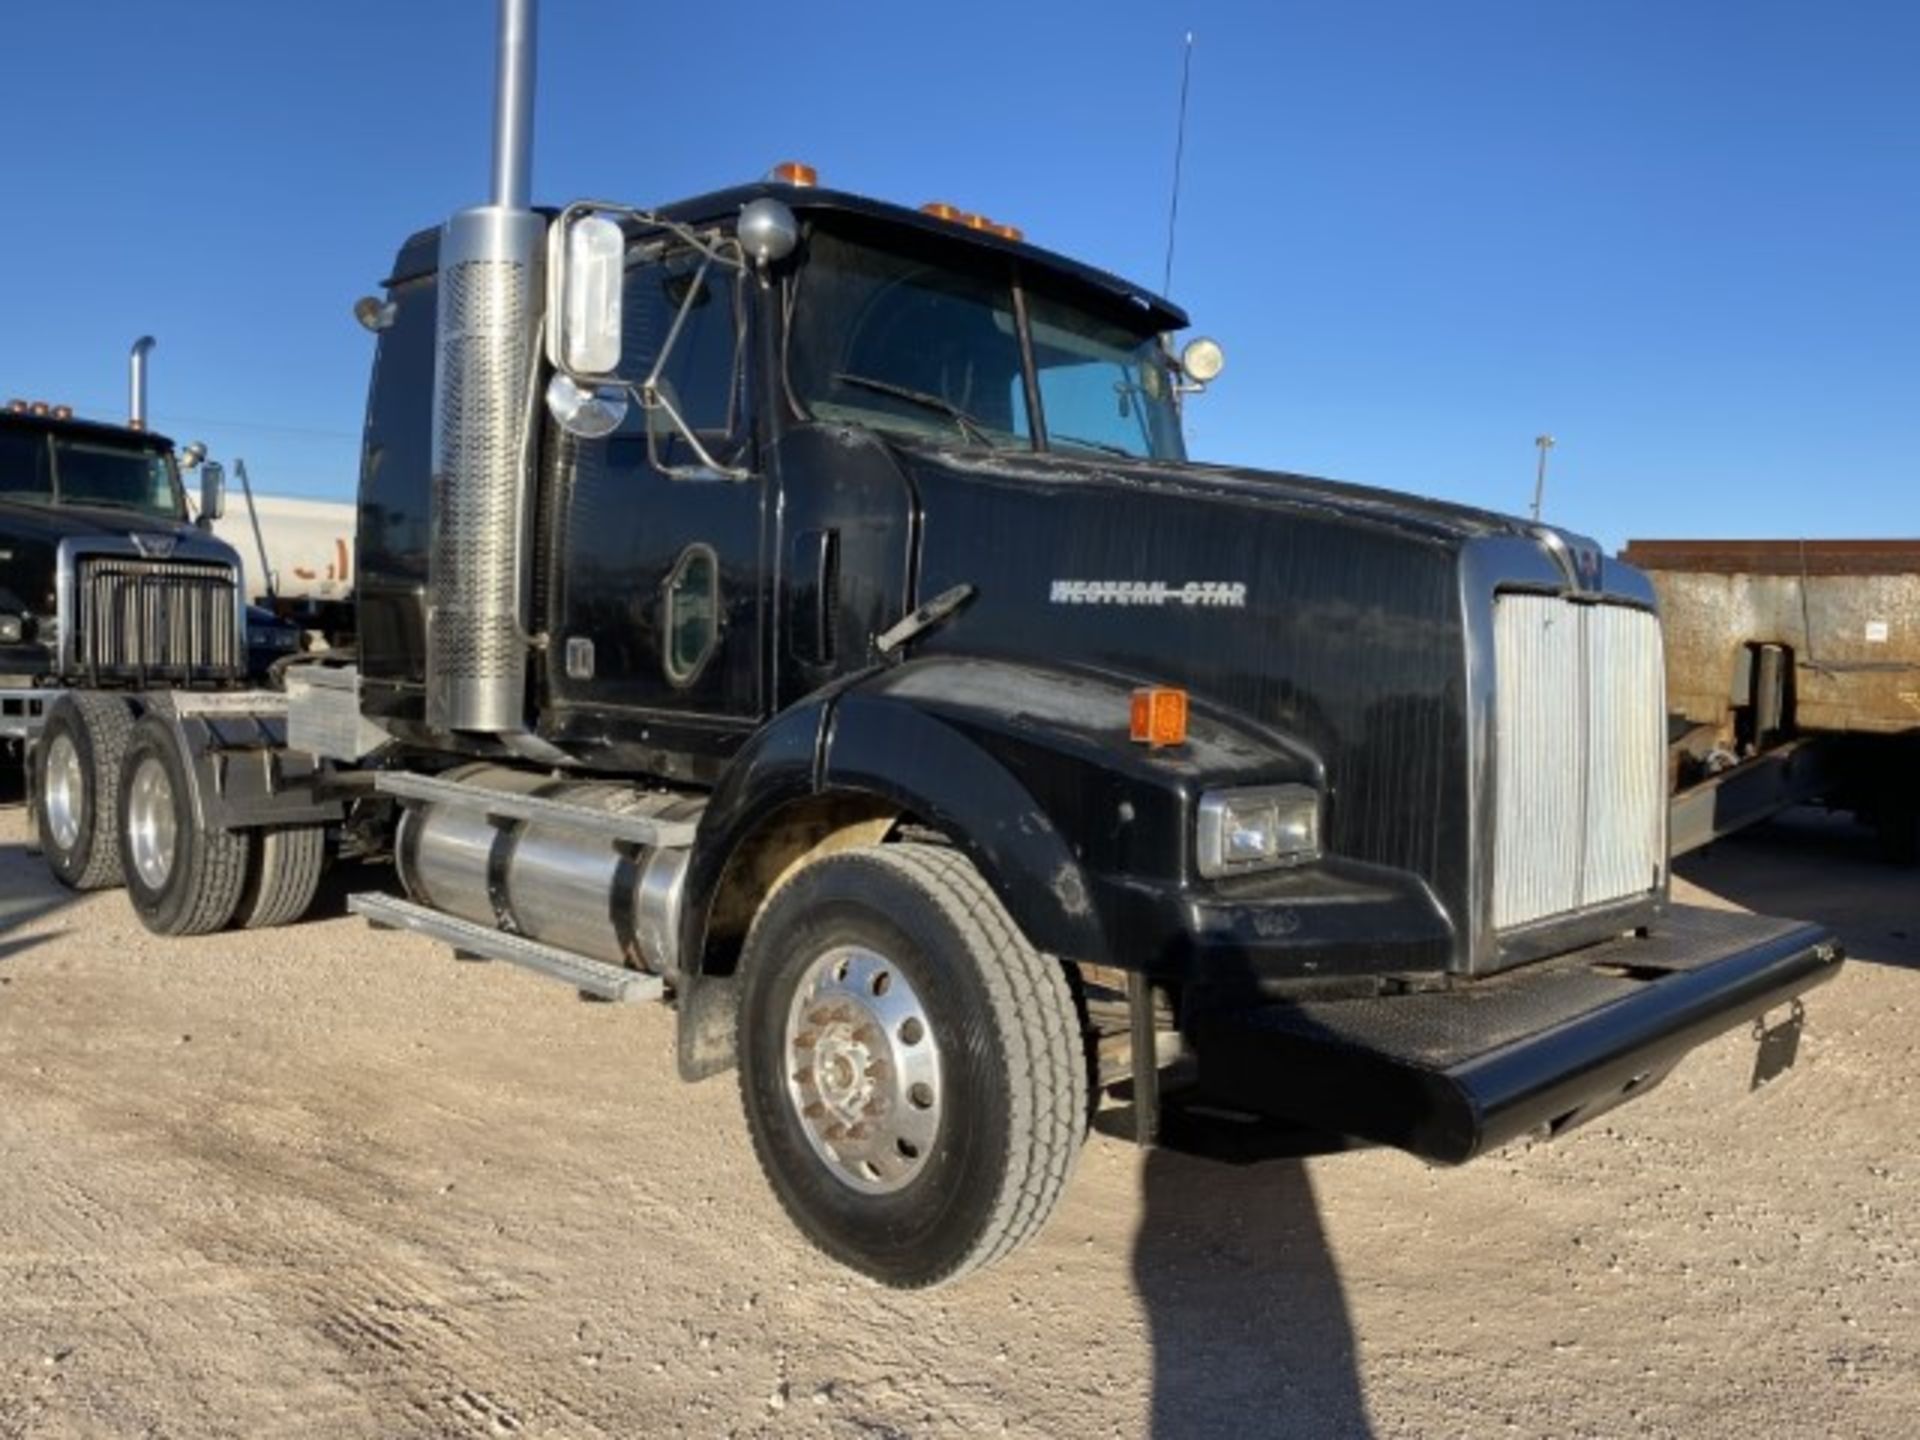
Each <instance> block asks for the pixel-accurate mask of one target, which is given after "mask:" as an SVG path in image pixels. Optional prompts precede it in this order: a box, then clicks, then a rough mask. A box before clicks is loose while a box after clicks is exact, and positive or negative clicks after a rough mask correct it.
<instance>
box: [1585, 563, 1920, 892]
mask: <svg viewBox="0 0 1920 1440" xmlns="http://www.w3.org/2000/svg"><path fill="white" fill-rule="evenodd" d="M1622 558H1623V559H1624V560H1626V561H1627V562H1628V563H1629V564H1631V565H1634V566H1637V567H1638V568H1639V569H1641V570H1643V571H1645V572H1646V573H1647V574H1648V576H1649V577H1650V578H1651V579H1652V581H1653V586H1654V590H1655V592H1656V593H1657V594H1658V595H1659V597H1660V611H1661V623H1662V628H1663V630H1664V632H1665V637H1666V647H1667V666H1666V670H1667V710H1668V714H1669V717H1670V719H1669V724H1670V728H1669V738H1670V740H1671V741H1672V744H1673V754H1672V757H1671V766H1670V771H1669V774H1670V780H1671V782H1672V792H1673V807H1672V819H1671V834H1672V844H1673V853H1674V854H1676V855H1680V854H1685V853H1686V852H1687V851H1689V850H1694V849H1697V848H1699V847H1700V846H1702V845H1705V844H1707V843H1709V842H1710V841H1713V840H1715V839H1718V838H1720V837H1721V836H1723V835H1728V834H1731V833H1733V832H1734V831H1736V830H1739V829H1742V828H1744V827H1745V826H1748V825H1751V824H1754V823H1756V822H1758V821H1761V820H1764V819H1766V818H1767V817H1768V816H1770V815H1774V814H1777V813H1778V812H1780V811H1781V810H1783V809H1786V808H1787V807H1789V806H1792V805H1800V804H1808V803H1819V804H1825V805H1828V806H1830V807H1832V808H1834V809H1840V810H1850V811H1853V812H1855V813H1856V814H1858V815H1859V816H1860V818H1861V819H1862V820H1864V821H1866V822H1867V823H1869V824H1871V825H1873V826H1875V827H1876V828H1877V829H1878V830H1879V831H1880V832H1881V834H1882V836H1883V837H1884V838H1885V840H1886V842H1887V846H1888V849H1889V851H1890V852H1891V853H1892V854H1894V855H1895V856H1896V857H1902V858H1913V857H1914V855H1915V852H1916V850H1920V540H1634V541H1630V542H1629V543H1628V545H1627V548H1626V550H1625V551H1624V552H1623V553H1622Z"/></svg>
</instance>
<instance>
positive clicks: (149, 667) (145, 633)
mask: <svg viewBox="0 0 1920 1440" xmlns="http://www.w3.org/2000/svg"><path fill="white" fill-rule="evenodd" d="M153 343H154V342H153V339H152V337H150V336H143V337H141V338H140V339H139V340H137V341H135V342H134V345H133V350H132V353H131V356H130V359H129V391H130V395H129V411H130V414H129V417H128V419H127V421H126V422H125V423H124V424H122V423H118V422H109V421H100V420H92V419H88V418H85V417H81V416H76V415H75V414H74V413H73V410H72V407H70V406H67V405H59V404H52V403H49V402H47V401H45V400H29V399H18V398H16V399H12V400H9V401H8V402H7V403H6V406H5V408H4V409H0V763H5V764H8V765H9V766H10V765H12V764H15V763H18V760H19V759H20V758H21V757H22V755H23V754H24V751H25V747H26V744H27V741H28V739H29V737H31V736H32V735H33V734H34V733H35V732H37V731H38V729H39V727H40V724H41V722H42V720H43V719H44V717H45V714H46V711H47V709H48V707H49V706H51V705H52V704H53V703H54V702H55V701H56V700H58V699H59V698H60V696H61V694H62V693H63V691H65V690H68V689H73V688H75V687H79V689H80V690H81V691H83V692H84V691H86V690H99V689H103V688H115V687H129V688H134V689H144V688H147V687H151V686H159V685H169V686H174V687H177V688H179V689H180V690H182V691H184V692H194V693H199V692H208V691H213V690H229V689H233V688H235V687H238V686H242V685H245V684H246V683H248V682H249V681H250V680H251V681H258V680H261V679H264V678H265V676H266V674H267V672H268V670H269V669H270V668H271V666H272V665H273V663H274V662H275V661H277V660H280V659H282V658H283V657H285V656H288V655H291V654H293V653H295V652H296V651H297V650H298V648H299V643H300V633H299V631H298V630H296V629H294V628H293V627H292V626H291V625H288V624H284V623H282V622H281V621H279V620H277V619H276V618H275V617H274V616H273V615H272V614H270V613H269V612H267V611H265V610H262V609H259V608H258V607H255V606H251V605H249V604H247V603H246V599H245V595H246V591H245V587H244V585H243V584H242V567H241V562H240V557H239V555H237V554H236V553H235V552H234V550H233V548H232V547H231V546H229V545H227V544H225V543H223V542H222V541H220V540H219V539H217V538H215V537H214V535H213V534H212V533H211V532H210V530H209V528H208V527H209V526H210V525H211V524H212V522H213V521H214V520H215V519H218V518H219V516H220V514H221V511H222V508H223V506H224V504H225V498H224V497H225V475H224V471H223V469H222V467H221V465H220V464H219V462H218V461H215V460H209V459H205V458H204V457H205V453H206V447H205V446H203V445H200V444H198V443H195V444H193V445H189V446H187V447H186V449H185V450H184V451H179V450H176V448H175V446H174V444H173V442H172V441H171V440H169V439H168V438H167V437H166V436H164V435H159V434H155V433H154V432H153V431H151V430H150V429H149V428H148V427H147V422H146V370H147V357H148V355H149V353H150V352H151V350H152V348H153ZM196 468H197V469H198V470H199V479H200V504H199V507H198V514H197V515H196V514H195V511H194V508H193V507H192V506H190V505H189V504H188V500H187V492H186V489H185V486H184V484H183V478H184V474H190V473H191V472H192V471H193V470H195V469H196ZM76 703H82V704H85V703H91V702H88V701H86V700H84V698H82V697H76ZM55 759H56V762H57V767H58V768H59V769H61V770H62V771H63V772H64V771H65V770H66V769H67V767H68V754H67V751H66V750H65V749H64V748H63V749H62V750H61V751H60V753H59V754H58V755H57V756H56V757H55ZM62 823H63V824H64V823H65V819H64V817H63V819H62Z"/></svg>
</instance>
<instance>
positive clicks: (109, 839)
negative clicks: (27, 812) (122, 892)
mask: <svg viewBox="0 0 1920 1440" xmlns="http://www.w3.org/2000/svg"><path fill="white" fill-rule="evenodd" d="M132 731H133V711H132V710H131V709H130V708H128V705H127V702H126V701H124V700H122V699H120V698H119V697H118V696H117V695H96V694H86V693H82V694H71V695H62V696H61V697H60V698H59V699H58V700H56V701H54V702H53V704H52V705H51V706H50V707H48V710H47V717H46V721H45V723H44V724H43V725H42V726H41V729H40V735H39V738H38V739H37V740H36V741H35V744H34V760H33V764H34V774H33V784H32V786H31V787H30V788H31V790H32V792H33V793H32V798H33V826H34V829H35V831H36V832H37V834H38V838H39V841H40V845H41V847H42V849H43V851H44V852H45V854H46V857H47V867H48V868H49V869H50V870H52V871H53V873H54V878H56V879H57V880H59V881H60V883H61V884H63V885H65V886H67V887H68V888H69V889H73V890H105V889H108V888H109V887H111V886H114V885H118V884H119V883H120V881H121V870H120V846H119V843H118V840H117V838H116V836H115V833H114V831H115V824H114V817H115V815H116V813H117V804H118V795H119V790H120V761H121V756H122V754H123V753H124V751H125V749H126V746H127V739H128V736H129V735H130V734H131V733H132Z"/></svg>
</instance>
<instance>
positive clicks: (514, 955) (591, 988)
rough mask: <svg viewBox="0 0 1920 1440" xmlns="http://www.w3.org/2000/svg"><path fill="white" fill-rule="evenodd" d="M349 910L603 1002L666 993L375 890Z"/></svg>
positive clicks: (352, 899) (617, 971) (648, 979)
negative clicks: (516, 967) (558, 982)
mask: <svg viewBox="0 0 1920 1440" xmlns="http://www.w3.org/2000/svg"><path fill="white" fill-rule="evenodd" d="M347 909H348V910H350V911H352V912H353V913H354V914H355V915H360V916H363V917H365V919H366V920H367V922H368V923H369V924H373V925H381V926H386V927H388V928H390V929H395V930H411V931H412V932H413V933H414V934H416V935H425V936H426V937H427V938H428V939H430V940H441V941H444V942H445V943H447V944H448V945H451V946H453V947H454V948H455V949H456V950H463V951H466V952H467V953H469V954H472V955H484V956H486V957H487V959H489V960H505V961H506V962H507V963H508V964H510V965H520V966H523V967H525V968H526V969H528V970H535V971H538V972H539V973H540V974H542V975H545V976H548V977H550V978H551V979H554V980H563V981H565V982H566V983H567V984H569V985H571V986H572V987H573V988H574V989H576V990H579V991H582V992H584V993H585V994H588V995H595V996H598V997H599V998H600V999H602V1000H614V1001H618V1002H621V1003H623V1004H633V1003H636V1002H638V1001H641V1000H658V999H659V998H660V997H661V994H662V993H663V992H664V991H665V989H666V986H665V984H664V983H663V982H662V981H661V979H660V977H659V976H658V975H642V974H641V973H640V972H639V971H637V970H623V969H621V968H620V967H619V966H618V965H608V964H606V963H604V962H602V961H599V960H590V959H588V958H587V957H586V956H585V955H576V954H574V953H573V952H572V951H571V950H560V949H557V948H555V947H554V946H552V945H543V944H541V943H540V942H539V941H538V940H529V939H527V937H526V936H524V935H509V934H507V933H506V932H505V931H502V930H495V929H492V928H491V927H489V926H486V925H476V924H474V923H473V921H471V920H462V919H460V918H459V917H458V916H455V915H447V914H443V913H442V912H440V911H438V910H429V909H428V908H427V907H426V906H425V905H416V904H414V903H413V902H412V901H411V900H401V899H398V898H396V897H395V896H392V895H380V894H374V893H371V892H367V893H362V894H359V895H349V896H348V897H347Z"/></svg>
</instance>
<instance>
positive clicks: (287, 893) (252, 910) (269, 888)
mask: <svg viewBox="0 0 1920 1440" xmlns="http://www.w3.org/2000/svg"><path fill="white" fill-rule="evenodd" d="M253 852H254V853H253V863H252V864H251V865H250V866H249V867H248V871H247V888H246V890H245V891H244V893H242V895H241V896H240V904H239V907H238V909H237V911H236V913H235V916H234V923H235V924H236V925H238V926H239V927H240V928H241V929H243V930H266V929H270V928H272V927H273V926H275V925H291V924H292V923H293V922H294V921H296V920H298V919H299V918H300V917H301V916H302V915H305V914H306V913H307V907H308V906H310V905H312V904H313V897H314V893H315V892H316V891H317V890H319V888H320V872H321V870H322V869H323V868H324V865H325V862H326V858H327V832H326V827H324V826H321V825H293V826H288V827H287V828H286V829H282V830H262V831H259V832H257V834H256V836H255V839H254V844H253Z"/></svg>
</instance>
